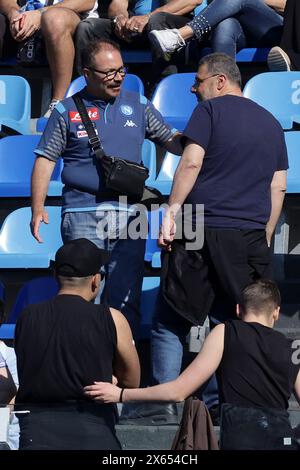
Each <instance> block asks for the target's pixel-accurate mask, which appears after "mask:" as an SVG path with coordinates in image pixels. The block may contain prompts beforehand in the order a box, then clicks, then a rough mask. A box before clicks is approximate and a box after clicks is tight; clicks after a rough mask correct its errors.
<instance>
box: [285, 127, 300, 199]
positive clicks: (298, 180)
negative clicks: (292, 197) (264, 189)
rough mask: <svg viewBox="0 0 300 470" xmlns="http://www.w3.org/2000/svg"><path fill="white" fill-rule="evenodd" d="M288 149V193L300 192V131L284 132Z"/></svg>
mask: <svg viewBox="0 0 300 470" xmlns="http://www.w3.org/2000/svg"><path fill="white" fill-rule="evenodd" d="M284 137H285V142H286V146H287V151H288V158H289V169H288V172H287V191H286V192H287V193H293V194H299V193H300V131H297V132H296V131H292V132H285V133H284Z"/></svg>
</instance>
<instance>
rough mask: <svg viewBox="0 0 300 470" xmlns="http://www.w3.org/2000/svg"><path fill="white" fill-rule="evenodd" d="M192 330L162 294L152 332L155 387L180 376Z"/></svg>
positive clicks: (188, 323) (159, 298)
mask: <svg viewBox="0 0 300 470" xmlns="http://www.w3.org/2000/svg"><path fill="white" fill-rule="evenodd" d="M190 328H191V323H190V322H188V321H187V320H185V319H184V318H183V317H181V316H180V315H179V314H178V313H176V312H174V311H173V310H172V308H171V307H170V306H169V305H168V304H167V303H166V301H165V300H164V298H163V296H162V294H161V292H160V293H159V297H158V300H157V306H156V312H155V318H154V320H153V327H152V331H151V356H152V379H153V383H154V385H156V384H160V383H165V382H169V381H170V380H174V379H176V378H177V377H178V376H179V374H180V370H181V364H182V356H183V344H184V342H185V338H186V336H187V335H188V333H189V331H190Z"/></svg>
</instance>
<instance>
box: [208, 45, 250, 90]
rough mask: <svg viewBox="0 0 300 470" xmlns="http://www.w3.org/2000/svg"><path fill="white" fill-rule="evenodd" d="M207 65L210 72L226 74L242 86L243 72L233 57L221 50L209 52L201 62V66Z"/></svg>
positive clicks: (229, 78)
mask: <svg viewBox="0 0 300 470" xmlns="http://www.w3.org/2000/svg"><path fill="white" fill-rule="evenodd" d="M201 65H206V67H207V71H208V73H210V74H212V75H213V74H220V75H221V74H224V75H226V77H227V78H228V80H230V81H231V82H233V83H235V84H237V85H238V86H239V87H241V86H242V78H241V72H240V70H239V68H238V66H237V65H236V63H235V61H234V60H233V58H232V57H230V56H229V55H227V54H223V53H221V52H215V53H214V54H208V55H206V56H204V57H202V59H201V60H200V62H199V67H200V66H201Z"/></svg>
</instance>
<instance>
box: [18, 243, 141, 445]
mask: <svg viewBox="0 0 300 470" xmlns="http://www.w3.org/2000/svg"><path fill="white" fill-rule="evenodd" d="M107 261H108V260H107V252H105V251H104V250H100V249H99V248H97V247H96V245H95V244H94V243H92V242H91V241H89V240H87V239H85V238H80V239H76V240H72V241H69V242H67V243H66V244H65V245H63V246H62V247H61V248H60V249H59V250H58V251H57V253H56V256H55V273H56V277H57V280H58V284H59V292H58V294H57V295H56V296H55V297H54V298H53V299H51V300H49V301H46V302H43V303H39V304H35V305H29V306H28V307H27V308H26V309H25V310H24V311H23V312H22V314H21V316H20V318H19V319H18V321H17V325H16V333H15V349H16V355H17V365H18V373H19V378H20V388H19V390H18V393H17V397H16V403H17V405H18V409H23V410H24V407H25V410H29V411H30V413H29V414H20V415H19V423H20V449H24V450H25V449H26V450H28V449H30V450H31V449H34V450H36V449H49V450H50V449H53V450H63V449H65V450H72V449H73V450H75V449H76V450H77V449H85V450H91V449H95V450H107V449H110V450H119V449H120V443H119V441H118V439H117V437H116V434H115V429H114V423H115V416H116V409H115V407H114V406H109V405H108V406H107V405H104V406H103V405H99V404H98V405H96V406H95V404H94V403H93V402H92V401H91V400H90V399H89V397H86V396H85V395H84V386H86V385H88V384H89V383H91V382H94V381H102V380H105V381H112V379H113V375H114V376H115V377H116V378H117V380H118V382H119V383H120V384H122V386H126V387H136V386H138V385H139V380H140V366H139V360H138V356H137V353H136V349H135V346H134V343H133V340H132V334H131V331H130V328H129V325H128V323H127V321H126V319H125V317H123V315H122V314H121V313H120V312H119V311H117V310H115V309H113V308H109V307H108V306H107V305H95V304H94V303H92V301H93V300H94V299H95V297H96V295H97V293H98V290H99V288H100V283H101V280H100V279H101V278H100V274H99V271H100V269H101V268H103V265H104V264H106V263H107Z"/></svg>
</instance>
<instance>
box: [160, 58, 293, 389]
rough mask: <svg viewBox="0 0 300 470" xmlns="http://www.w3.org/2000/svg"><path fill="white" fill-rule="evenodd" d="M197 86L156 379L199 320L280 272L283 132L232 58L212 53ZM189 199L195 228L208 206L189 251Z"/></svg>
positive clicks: (170, 236)
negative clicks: (274, 255)
mask: <svg viewBox="0 0 300 470" xmlns="http://www.w3.org/2000/svg"><path fill="white" fill-rule="evenodd" d="M191 91H192V92H193V93H195V94H196V95H197V97H198V98H199V101H200V100H202V101H201V102H200V103H199V105H198V106H197V107H196V108H195V110H194V112H193V114H192V116H191V118H190V120H189V122H188V124H187V126H186V129H185V130H184V133H183V135H184V136H185V137H186V142H185V149H184V153H183V156H182V158H181V161H180V164H179V166H178V168H177V171H176V174H175V177H174V182H173V187H172V192H171V195H170V199H169V206H168V210H167V211H166V213H165V217H164V220H163V223H162V226H161V232H160V239H159V243H160V245H161V246H162V247H163V248H165V249H166V250H167V254H166V256H165V260H164V270H163V272H164V275H163V283H162V291H163V294H164V295H163V301H162V303H161V306H160V307H159V308H158V312H157V321H156V323H155V325H154V327H153V331H152V335H153V336H152V351H153V375H154V382H156V383H164V382H167V381H169V380H173V379H175V378H176V377H177V375H178V374H179V372H180V367H181V357H182V342H183V341H184V339H185V335H186V334H187V333H188V331H189V329H190V327H191V325H192V324H194V325H201V324H203V322H204V320H205V318H206V316H207V314H210V318H211V320H214V319H215V321H216V322H219V321H223V320H226V319H229V318H230V317H235V304H237V303H239V302H240V296H241V292H242V290H243V288H244V287H245V286H246V285H247V284H249V283H250V282H251V281H253V280H255V279H258V278H271V277H272V273H271V266H270V243H271V238H272V235H273V233H274V230H275V226H276V223H277V221H278V218H279V215H280V212H281V209H282V204H283V200H284V195H285V188H286V170H287V168H288V160H287V152H286V146H285V140H284V134H283V131H282V129H281V127H280V125H279V124H278V122H277V121H276V120H275V118H274V117H273V116H272V115H271V114H270V113H269V112H268V111H266V110H265V109H263V108H262V107H260V106H259V105H257V104H256V103H254V102H253V101H251V100H249V99H247V98H244V97H243V96H242V91H241V76H240V72H239V69H238V67H237V66H236V64H235V62H234V61H233V59H231V58H230V57H228V56H227V55H225V54H211V55H208V56H205V57H204V58H203V59H202V60H201V61H200V64H199V69H198V71H197V74H196V77H195V83H194V85H193V86H192V89H191ZM187 203H189V204H191V205H192V214H193V225H194V226H193V229H194V231H195V233H196V234H199V232H200V231H201V230H203V224H202V226H199V224H198V225H197V218H196V214H197V209H199V206H197V205H200V204H203V205H204V237H203V238H204V244H203V246H202V247H201V249H189V248H187V244H184V242H185V240H178V238H177V237H178V234H177V236H176V224H175V219H176V216H178V215H179V213H180V212H181V210H182V209H183V212H184V209H185V208H184V206H185V204H187ZM167 267H168V269H167ZM170 306H171V307H172V311H170V308H169V307H170ZM174 311H175V312H174ZM176 312H177V314H179V315H176Z"/></svg>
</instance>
